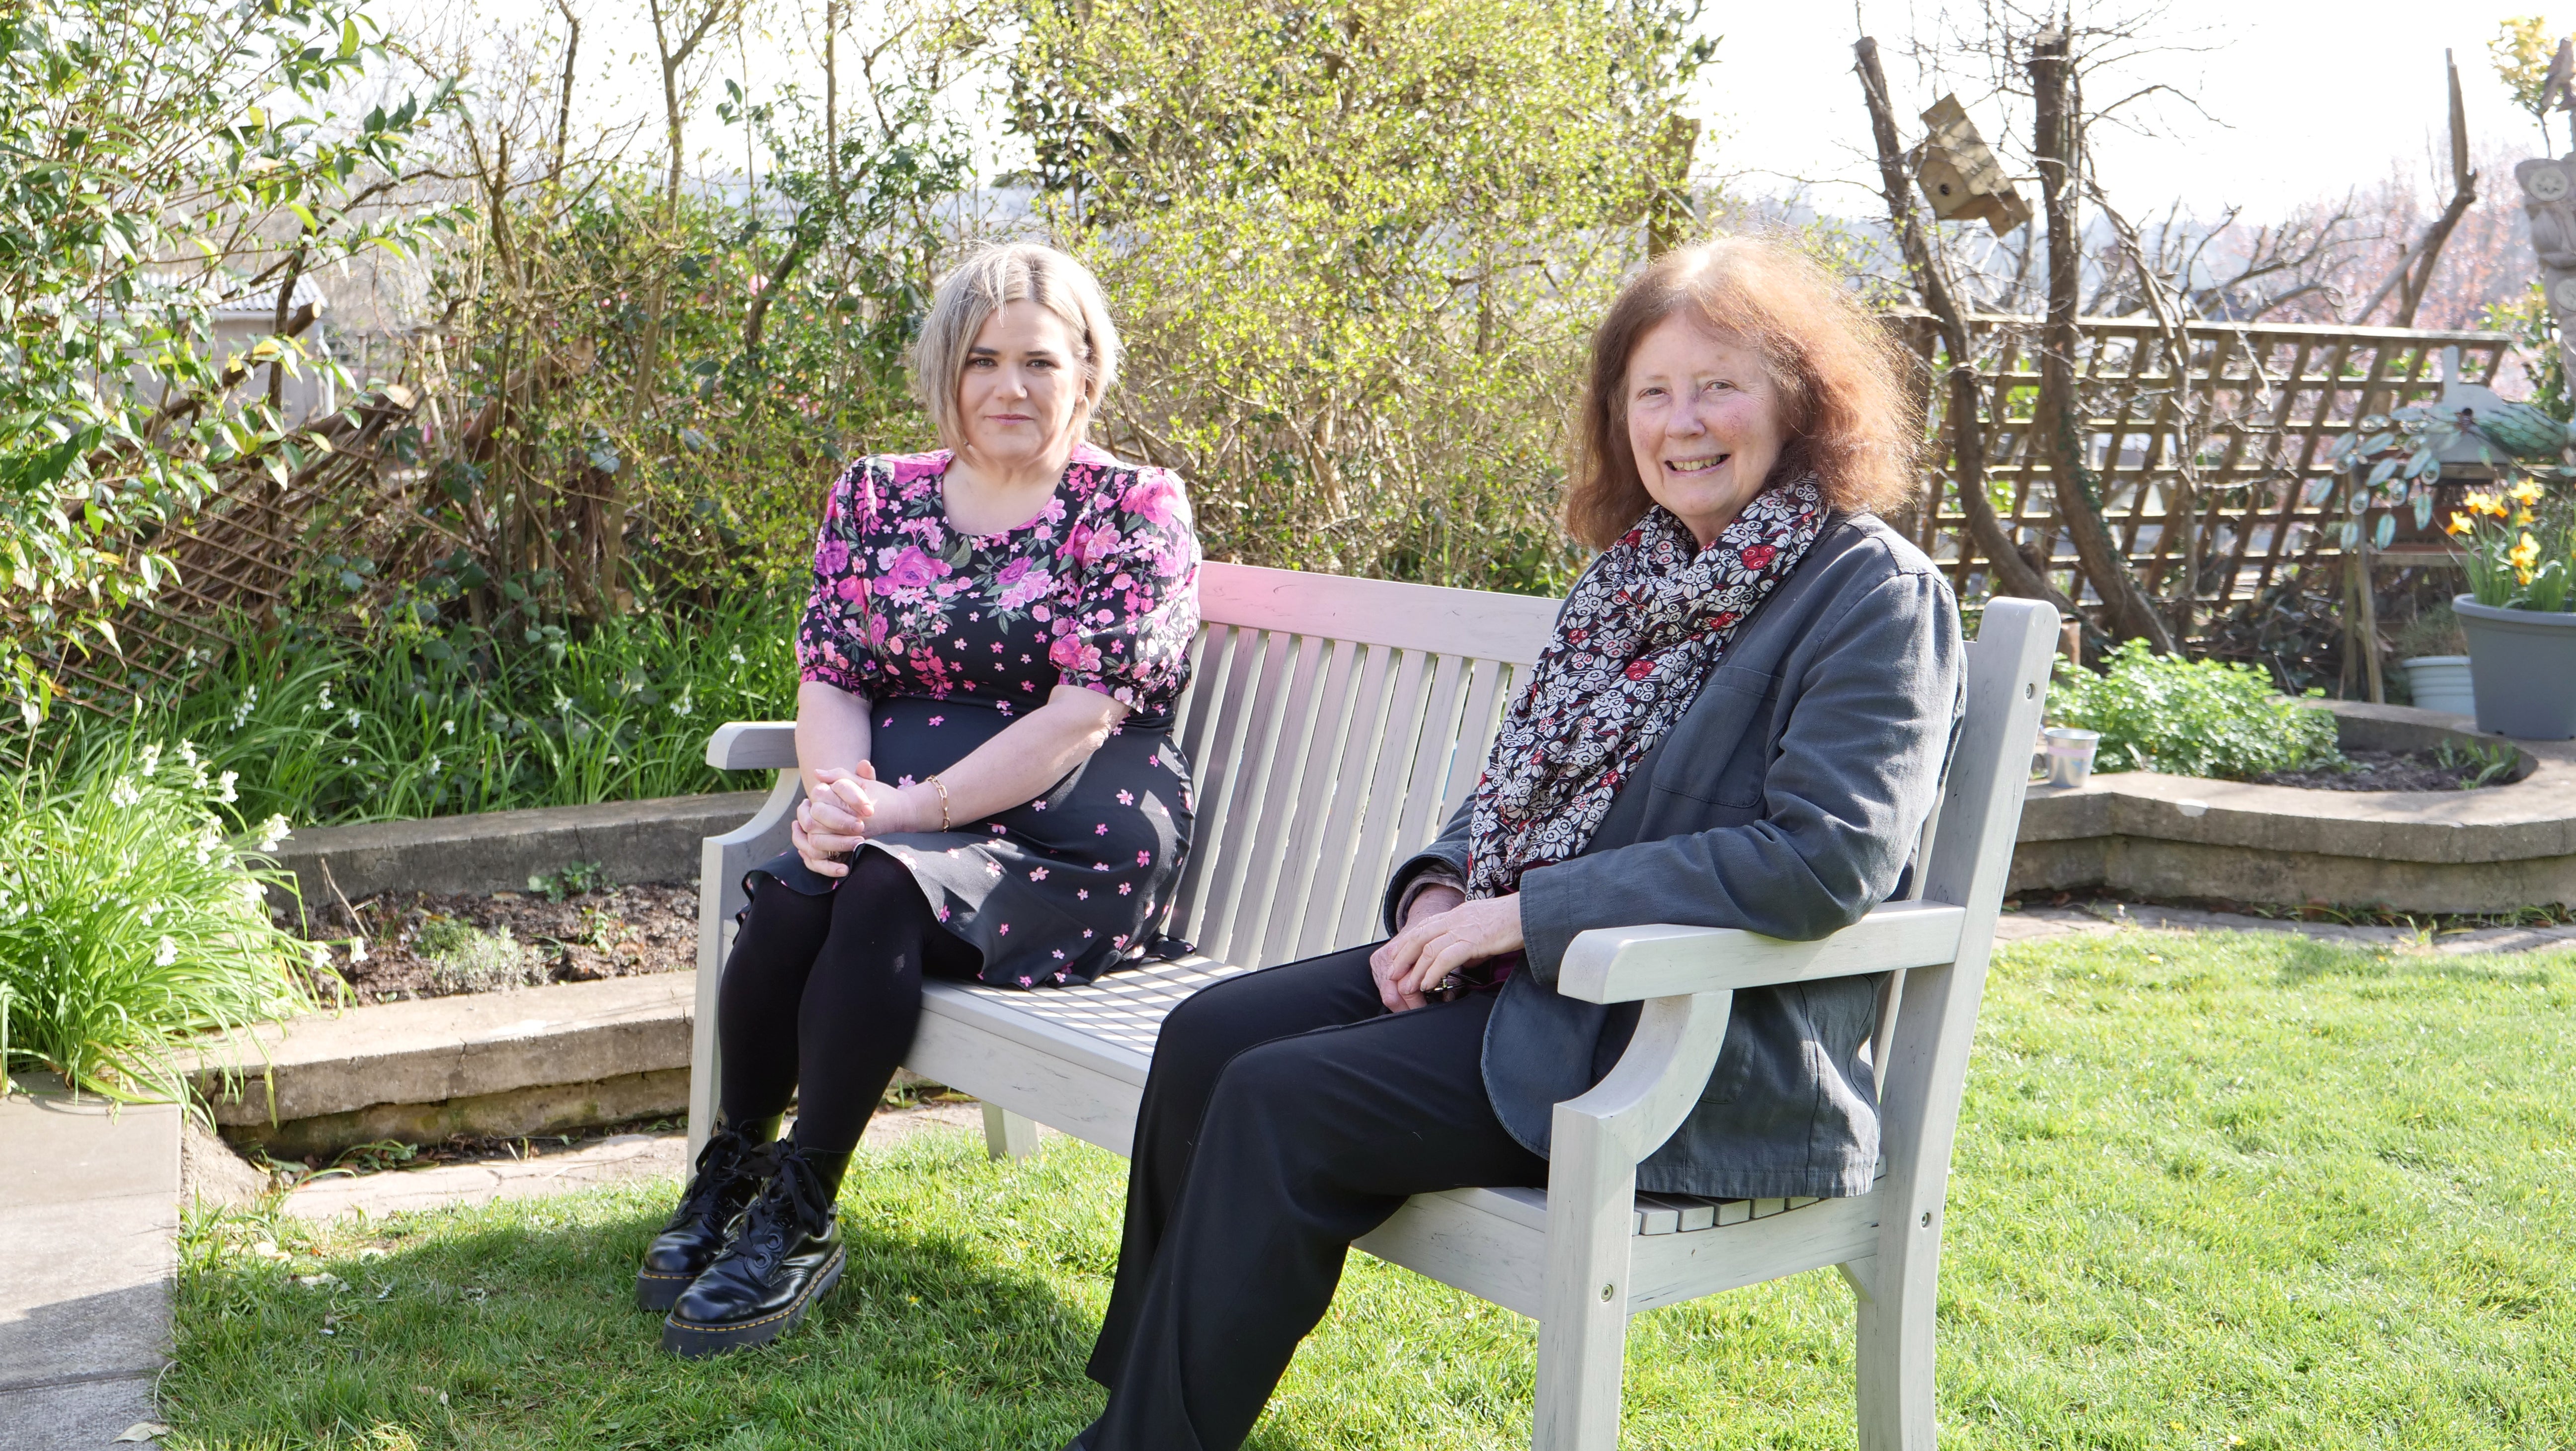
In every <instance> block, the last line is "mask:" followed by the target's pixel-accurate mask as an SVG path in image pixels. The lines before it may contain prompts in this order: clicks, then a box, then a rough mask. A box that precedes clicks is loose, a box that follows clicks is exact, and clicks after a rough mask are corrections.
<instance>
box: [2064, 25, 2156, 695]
mask: <svg viewBox="0 0 2576 1451" xmlns="http://www.w3.org/2000/svg"><path fill="white" fill-rule="evenodd" d="M2030 81H2031V96H2032V117H2033V123H2034V126H2033V129H2034V131H2035V133H2036V134H2035V136H2034V138H2033V139H2034V141H2035V142H2036V145H2035V146H2034V148H2033V153H2034V155H2033V159H2034V160H2036V161H2037V162H2038V164H2039V185H2040V193H2041V199H2042V205H2043V209H2044V210H2045V212H2046V214H2047V217H2048V321H2047V327H2046V329H2045V330H2044V332H2043V333H2042V335H2041V345H2040V355H2039V404H2038V417H2037V419H2036V420H2034V423H2035V426H2034V427H2033V429H2032V435H2033V441H2034V442H2036V443H2037V444H2039V446H2040V454H2041V457H2042V458H2043V459H2044V460H2045V461H2046V463H2047V465H2048V476H2049V482H2050V484H2051V486H2052V487H2053V488H2054V490H2055V492H2056V495H2057V512H2058V516H2059V517H2060V518H2062V519H2063V520H2065V522H2066V533H2067V536H2068V537H2069V538H2070V539H2071V540H2072V541H2073V542H2074V545H2075V556H2076V559H2077V561H2078V562H2079V563H2080V564H2081V565H2082V567H2083V571H2084V577H2085V579H2086V580H2088V581H2090V582H2091V584H2092V586H2093V590H2094V592H2095V593H2096V594H2099V595H2100V596H2101V597H2102V605H2103V615H2104V623H2105V624H2107V625H2108V626H2109V627H2110V633H2111V634H2112V635H2113V636H2114V637H2115V638H2118V639H2123V640H2126V639H2132V638H2143V639H2145V640H2146V642H2147V643H2148V644H2149V645H2150V646H2152V647H2153V648H2154V649H2156V650H2157V651H2158V652H2159V653H2163V654H2171V653H2172V652H2173V648H2174V642H2173V632H2172V631H2171V630H2170V629H2168V628H2167V627H2166V625H2165V620H2164V616H2163V615H2162V614H2161V613H2159V612H2158V611H2157V609H2156V607H2155V605H2154V603H2153V602H2152V601H2150V600H2149V599H2148V598H2147V594H2146V591H2145V590H2144V589H2143V588H2141V587H2140V586H2139V584H2138V576H2137V571H2135V570H2133V569H2131V568H2130V567H2129V561H2128V557H2127V556H2126V555H2124V554H2123V553H2122V552H2121V550H2120V543H2119V541H2118V540H2117V539H2115V538H2113V537H2112V534H2111V526H2110V523H2109V521H2108V520H2106V519H2104V518H2103V517H2102V499H2101V494H2100V491H2099V489H2098V486H2097V484H2096V481H2095V479H2094V475H2093V470H2092V469H2091V468H2090V467H2089V466H2088V465H2087V463H2086V461H2085V457H2084V455H2085V429H2084V423H2083V418H2082V415H2081V414H2080V413H2079V412H2078V411H2077V410H2078V408H2079V406H2080V403H2079V400H2078V399H2077V398H2076V396H2075V350H2076V345H2077V336H2078V335H2077V329H2076V326H2075V309H2076V301H2077V297H2078V295H2079V290H2080V288H2081V285H2082V282H2083V278H2082V274H2081V268H2082V266H2083V252H2082V248H2081V246H2080V245H2079V244H2080V242H2081V238H2080V237H2079V235H2078V233H2077V230H2076V187H2077V179H2076V175H2075V168H2076V165H2077V161H2078V158H2079V157H2080V155H2081V153H2082V146H2081V144H2080V141H2079V136H2078V132H2079V124H2078V121H2077V117H2076V115H2075V86H2074V64H2073V61H2072V59H2071V58H2070V56H2069V54H2068V42H2067V36H2066V32H2065V31H2063V30H2060V29H2054V28H2052V29H2049V30H2044V31H2042V32H2040V34H2039V38H2038V40H2037V42H2036V43H2035V44H2033V45H2032V47H2031V55H2030Z"/></svg>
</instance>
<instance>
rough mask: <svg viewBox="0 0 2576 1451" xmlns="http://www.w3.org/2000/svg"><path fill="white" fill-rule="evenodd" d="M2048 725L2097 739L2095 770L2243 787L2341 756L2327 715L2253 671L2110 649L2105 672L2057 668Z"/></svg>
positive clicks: (2143, 647) (2132, 648) (2134, 647)
mask: <svg viewBox="0 0 2576 1451" xmlns="http://www.w3.org/2000/svg"><path fill="white" fill-rule="evenodd" d="M2048 715H2049V719H2050V721H2051V722H2052V723H2053V724H2056V725H2063V726H2076V727H2080V728H2082V729H2085V730H2095V731H2100V732H2101V733H2102V744H2101V754H2100V756H2099V757H2098V758H2097V760H2098V762H2099V768H2100V769H2102V770H2106V771H2119V770H2127V769H2129V768H2131V767H2133V766H2134V767H2135V768H2136V769H2138V770H2141V771H2164V772H2169V773H2171V774H2173V775H2177V776H2214V777H2217V778H2218V779H2220V780H2227V781H2243V780H2247V779H2250V778H2252V777H2255V776H2260V775H2264V774H2266V773H2267V772H2272V771H2297V770H2302V769H2306V768H2309V767H2313V766H2324V765H2332V764H2335V763H2337V762H2340V761H2341V760H2342V759H2343V753H2342V752H2340V751H2338V750H2336V749H2335V720H2334V716H2333V715H2331V714H2330V713H2328V712H2326V711H2323V710H2318V709H2314V708H2312V707H2309V706H2303V705H2301V704H2299V703H2298V702H2296V701H2294V700H2291V699H2289V698H2287V697H2285V696H2282V695H2280V694H2278V693H2277V692H2275V691H2274V690H2273V689H2272V682H2271V678H2270V677H2269V676H2266V675H2265V674H2264V673H2263V672H2262V671H2260V670H2257V669H2255V668H2254V667H2253V666H2250V665H2234V664H2229V663H2226V662H2224V661H2218V660H2184V659H2182V658H2180V657H2178V656H2172V655H2156V654H2153V653H2151V652H2150V651H2149V650H2148V648H2147V644H2146V642H2145V641H2143V640H2131V641H2129V642H2128V643H2127V644H2125V645H2122V646H2121V647H2120V648H2119V649H2118V650H2116V651H2114V652H2112V655H2111V657H2110V659H2109V660H2107V661H2105V662H2104V669H2103V671H2102V673H2101V674H2098V675H2097V674H2094V673H2093V672H2091V671H2089V670H2082V669H2076V668H2072V667H2065V666H2061V667H2060V668H2059V670H2058V672H2057V680H2056V683H2055V684H2054V685H2052V686H2051V687H2050V688H2049V701H2048Z"/></svg>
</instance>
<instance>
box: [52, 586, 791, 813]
mask: <svg viewBox="0 0 2576 1451" xmlns="http://www.w3.org/2000/svg"><path fill="white" fill-rule="evenodd" d="M795 625H796V606H795V605H794V604H793V603H792V602H782V601H780V600H778V599H775V598H770V597H765V596H761V595H758V594H745V595H743V596H741V597H738V598H733V599H729V600H727V601H726V602H724V603H723V604H721V605H719V606H718V607H716V608H714V609H712V610H693V611H690V612H687V613H685V614H683V613H681V612H679V611H676V610H668V609H666V610H661V611H641V612H638V613H636V614H634V615H630V616H626V617H623V618H620V619H616V620H612V621H610V622H608V623H607V624H604V625H601V626H599V627H597V628H595V629H591V630H589V631H588V632H586V633H584V634H582V635H579V636H568V635H565V634H564V633H563V632H562V631H560V630H554V631H550V632H540V633H539V634H538V636H537V637H536V638H533V639H526V640H521V639H514V638H506V637H504V636H502V635H499V634H496V633H491V632H478V631H475V630H472V629H469V628H464V627H458V628H454V629H448V630H444V631H434V630H426V629H422V628H418V627H412V626H405V625H400V624H393V623H379V624H377V625H374V626H372V627H370V628H369V629H368V630H367V631H365V632H364V633H363V634H361V635H358V636H347V635H338V634H325V633H318V632H315V631H313V630H310V629H304V628H293V627H290V628H285V629H277V630H269V631H256V630H252V629H250V628H249V627H247V626H246V625H244V626H239V627H237V628H236V629H234V630H233V631H232V632H230V633H231V638H232V643H231V646H230V647H229V649H228V650H227V652H226V654H225V657H224V659H223V660H222V662H221V663H220V664H218V665H216V666H215V667H213V669H212V670H211V671H209V672H208V673H207V674H206V675H204V676H202V677H201V678H199V679H197V680H194V681H192V682H191V683H190V685H189V688H188V689H187V690H186V691H185V692H184V693H180V694H176V695H171V696H165V697H159V698H152V699H147V700H145V701H144V702H143V703H142V705H141V706H140V708H138V709H137V710H135V711H134V712H133V713H132V716H131V719H130V721H129V720H126V719H118V720H114V721H110V720H106V719H103V718H101V717H99V716H96V715H92V714H88V713H86V712H83V711H81V710H79V709H78V708H76V707H65V708H64V709H62V710H61V711H58V712H57V713H56V715H55V717H54V719H53V720H51V721H48V722H47V723H46V724H45V725H44V726H42V727H40V728H39V731H38V734H37V735H36V737H35V738H33V739H32V740H31V741H27V742H22V743H21V744H22V746H24V747H25V748H26V749H28V750H30V751H31V752H32V753H33V754H34V755H35V756H37V757H38V758H51V759H55V760H61V761H67V762H72V761H79V760H81V759H83V758H84V757H86V756H88V755H90V754H93V753H94V752H96V751H99V750H102V749H113V748H114V747H115V745H116V743H117V742H120V741H122V740H124V739H125V737H126V734H127V731H128V729H129V725H130V728H131V729H132V731H133V732H135V733H137V734H139V735H140V736H141V737H142V738H143V739H146V740H160V741H163V742H165V743H168V744H169V745H170V747H171V748H172V749H173V750H175V749H176V748H177V744H178V742H180V741H181V740H186V741H189V742H192V743H193V744H194V746H195V748H196V749H197V750H198V751H199V752H200V753H201V754H202V755H203V756H204V757H205V759H206V761H207V763H208V765H209V767H210V769H213V770H217V771H230V772H233V773H234V774H235V775H236V776H237V778H238V789H239V791H240V794H241V810H242V813H243V815H245V816H246V817H249V818H251V819H253V820H256V819H259V818H261V817H264V816H266V815H268V814H269V813H272V812H276V813H280V814H283V815H285V816H287V817H288V818H289V819H290V820H291V822H292V823H293V824H294V825H296V826H315V825H324V826H328V825H338V824H342V823H346V822H357V821H391V820H401V819H407V818H415V817H424V816H446V815H453V814H458V813H463V812H475V811H504V810H509V809H512V808H516V807H527V806H579V805H586V804H589V803H591V802H597V801H631V800H641V799H646V798H650V797H656V796H679V795H686V794H689V793H692V792H699V791H722V790H729V789H739V788H742V787H746V786H749V785H755V784H758V783H757V782H756V781H754V780H752V779H751V778H750V777H748V776H745V775H743V774H741V773H726V772H722V771H717V770H715V769H713V768H711V767H709V766H708V765H707V764H706V742H707V736H708V734H709V733H711V732H712V731H713V730H714V729H715V728H716V727H717V726H718V725H721V724H723V723H724V722H726V721H728V720H776V719H783V718H785V717H787V716H789V715H792V714H793V713H794V712H795V708H796V661H795V648H794V643H793V640H792V638H791V637H792V635H793V633H794V630H795ZM13 754H15V752H13Z"/></svg>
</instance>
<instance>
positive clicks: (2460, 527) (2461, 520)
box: [2442, 514, 2476, 535]
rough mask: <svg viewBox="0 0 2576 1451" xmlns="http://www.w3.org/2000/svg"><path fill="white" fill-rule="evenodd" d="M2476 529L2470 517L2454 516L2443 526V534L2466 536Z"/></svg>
mask: <svg viewBox="0 0 2576 1451" xmlns="http://www.w3.org/2000/svg"><path fill="white" fill-rule="evenodd" d="M2475 527H2476V526H2475V525H2473V524H2471V523H2470V522H2469V516H2468V515H2466V514H2453V515H2452V516H2451V517H2450V520H2449V521H2448V522H2447V523H2445V524H2443V525H2442V532H2443V533H2445V534H2451V535H2459V534H2466V533H2468V532H2469V530H2471V529H2472V528H2475Z"/></svg>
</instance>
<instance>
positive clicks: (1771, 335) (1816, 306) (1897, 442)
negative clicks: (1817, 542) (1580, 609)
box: [1565, 237, 1922, 549]
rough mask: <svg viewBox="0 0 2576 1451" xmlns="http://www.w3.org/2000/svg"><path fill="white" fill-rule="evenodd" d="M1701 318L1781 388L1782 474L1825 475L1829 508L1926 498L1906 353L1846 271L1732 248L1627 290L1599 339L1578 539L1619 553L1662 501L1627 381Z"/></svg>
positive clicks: (1680, 254)
mask: <svg viewBox="0 0 2576 1451" xmlns="http://www.w3.org/2000/svg"><path fill="white" fill-rule="evenodd" d="M1685 309H1688V310H1690V311H1691V312H1692V313H1693V314H1694V315H1695V316H1697V317H1698V318H1699V320H1700V321H1702V322H1704V323H1706V324H1707V325H1708V326H1709V327H1710V328H1712V329H1714V330H1715V331H1717V332H1719V333H1721V334H1724V335H1725V336H1727V337H1731V338H1733V339H1735V340H1736V341H1737V342H1739V343H1741V344H1742V345H1744V346H1745V347H1748V348H1750V349H1752V350H1753V351H1754V352H1755V353H1757V354H1759V355H1760V356H1761V358H1762V360H1763V364H1764V366H1765V368H1766V369H1767V370H1768V371H1769V372H1770V374H1771V379H1772V382H1773V383H1774V384H1775V385H1777V387H1778V388H1779V390H1780V397H1781V402H1782V406H1783V408H1784V409H1785V411H1786V413H1787V415H1788V416H1787V418H1786V419H1785V420H1784V422H1785V423H1786V424H1787V426H1788V432H1789V443H1788V445H1787V447H1786V448H1784V449H1783V450H1782V452H1781V455H1780V463H1779V465H1778V466H1777V469H1776V470H1775V476H1779V477H1786V476H1789V475H1791V474H1794V473H1795V472H1798V471H1802V470H1809V469H1812V470H1813V471H1814V472H1815V475H1816V481H1817V484H1818V486H1819V487H1820V488H1821V489H1822V490H1823V491H1824V496H1825V502H1826V503H1827V504H1828V505H1830V506H1831V507H1833V508H1836V509H1840V510H1842V511H1844V512H1846V513H1859V512H1861V511H1863V510H1874V509H1883V508H1886V507H1888V506H1889V505H1892V504H1895V503H1898V502H1900V501H1902V500H1904V499H1905V498H1907V497H1908V496H1909V495H1910V494H1911V493H1912V492H1913V489H1914V462H1915V451H1916V448H1917V447H1918V444H1919V440H1920V439H1921V437H1922V426H1921V422H1922V421H1921V417H1920V414H1919V411H1918V409H1917V407H1916V405H1915V403H1914V400H1913V398H1912V397H1911V396H1910V395H1909V394H1908V393H1907V391H1906V389H1905V386H1904V382H1903V379H1904V374H1905V369H1906V368H1907V366H1908V365H1909V362H1910V360H1909V358H1908V356H1907V354H1906V353H1905V352H1904V350H1903V349H1902V348H1901V347H1900V345H1899V344H1898V343H1897V341H1896V339H1895V338H1894V337H1893V336H1891V335H1890V334H1889V332H1888V330H1887V329H1886V328H1885V327H1884V326H1882V325H1881V324H1880V323H1879V321H1878V319H1876V318H1874V317H1872V316H1871V315H1870V314H1869V312H1868V310H1867V309H1866V308H1864V307H1863V306H1862V305H1861V302H1860V299H1859V298H1857V297H1855V296H1853V295H1852V292H1851V290H1850V289H1849V288H1847V287H1845V286H1843V285H1842V284H1841V283H1840V282H1838V281H1837V280H1835V278H1834V276H1833V274H1831V273H1829V272H1827V271H1826V270H1825V269H1824V268H1822V267H1820V266H1818V265H1817V264H1816V263H1815V262H1814V261H1813V260H1811V259H1810V258H1808V257H1807V256H1806V255H1805V254H1803V253H1801V252H1799V251H1798V250H1797V249H1796V248H1794V247H1792V246H1790V245H1788V244H1787V243H1784V242H1780V241H1777V240H1774V239H1772V238H1768V237H1720V238H1717V239H1715V240H1713V241H1707V242H1702V243H1700V244H1698V245H1697V246H1692V247H1682V248H1678V249H1676V250H1674V251H1671V252H1667V253H1665V254H1664V255H1663V256H1661V257H1659V258H1657V259H1655V261H1654V262H1653V263H1651V264H1649V265H1648V266H1647V268H1646V270H1645V271H1643V272H1641V273H1639V274H1638V275H1637V276H1636V278H1635V279H1634V280H1632V281H1631V282H1629V284H1628V285H1627V286H1626V287H1624V288H1622V289H1620V292H1619V297H1618V300H1617V301H1615V302H1613V303H1611V304H1610V311H1609V313H1608V314H1607V315H1606V316H1604V317H1603V318H1602V319H1601V326H1600V327H1599V328H1598V329H1596V330H1595V331H1594V332H1593V335H1592V365H1591V369H1590V374H1589V376H1588V377H1587V378H1586V379H1585V384H1584V390H1583V401H1582V407H1581V412H1580V415H1579V418H1578V421H1577V426H1576V428H1575V430H1574V458H1573V465H1572V469H1571V471H1570V473H1569V474H1568V477H1567V482H1566V490H1565V529H1566V532H1567V533H1569V534H1571V535H1573V536H1574V537H1575V538H1577V539H1580V540H1582V541H1583V542H1584V543H1586V544H1589V545H1591V546H1592V547H1593V548H1595V549H1607V548H1609V547H1610V545H1611V544H1612V543H1614V542H1616V541H1617V540H1618V538H1619V536H1620V535H1622V534H1625V533H1627V532H1628V530H1629V529H1630V527H1632V526H1633V525H1635V524H1636V522H1637V518H1638V516H1639V515H1641V514H1643V513H1645V512H1646V507H1647V505H1649V504H1651V503H1653V502H1654V499H1653V497H1652V496H1650V495H1649V494H1648V493H1647V492H1646V485H1645V482H1644V481H1643V480H1642V479H1640V478H1638V476H1637V460H1636V458H1635V456H1634V455H1633V454H1632V453H1631V452H1630V450H1629V448H1628V416H1627V406H1626V397H1627V390H1626V387H1625V383H1626V380H1627V375H1628V359H1629V355H1630V354H1631V353H1633V352H1634V351H1635V350H1636V346H1637V340H1638V339H1640V338H1642V337H1644V336H1645V335H1646V333H1647V332H1649V331H1650V330H1652V329H1653V328H1654V326H1655V325H1656V324H1657V323H1660V322H1662V321H1663V320H1664V319H1666V318H1668V317H1671V316H1673V315H1674V314H1676V313H1679V312H1682V311H1684V310H1685Z"/></svg>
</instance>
